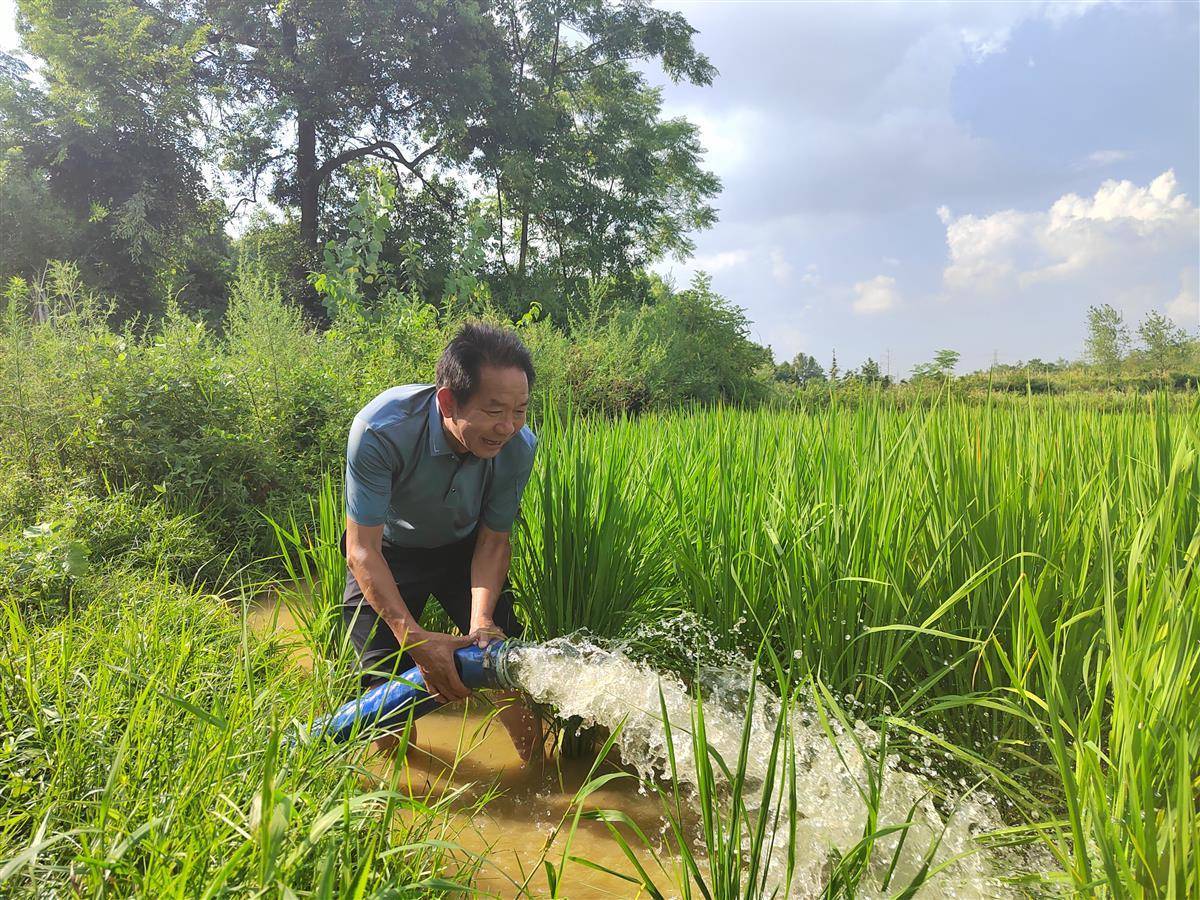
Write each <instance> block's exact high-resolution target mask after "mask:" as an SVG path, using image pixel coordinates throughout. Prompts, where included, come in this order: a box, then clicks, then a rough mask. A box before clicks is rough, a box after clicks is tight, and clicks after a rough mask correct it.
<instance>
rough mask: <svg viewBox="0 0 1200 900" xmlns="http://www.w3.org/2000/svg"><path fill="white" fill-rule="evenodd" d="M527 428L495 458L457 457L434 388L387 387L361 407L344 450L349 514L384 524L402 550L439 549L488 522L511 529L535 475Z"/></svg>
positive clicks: (389, 538) (364, 521)
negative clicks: (526, 487)
mask: <svg viewBox="0 0 1200 900" xmlns="http://www.w3.org/2000/svg"><path fill="white" fill-rule="evenodd" d="M536 449H537V438H536V437H535V436H534V434H533V432H532V431H530V430H529V428H528V426H526V427H524V428H522V429H521V430H520V431H519V432H517V433H516V434H514V435H513V436H512V437H511V438H510V439H509V440H508V443H506V444H505V445H504V447H503V448H502V449H501V450H500V452H499V453H498V454H496V456H495V457H494V458H492V459H480V458H479V457H477V456H475V455H474V454H471V453H467V454H463V455H461V456H460V455H459V454H458V453H456V452H455V451H454V448H453V447H452V446H451V445H450V441H449V439H448V438H447V437H446V432H445V431H444V430H443V428H442V414H441V410H440V409H439V408H438V402H437V388H436V387H435V386H434V385H431V384H405V385H401V386H400V387H394V388H390V389H388V390H386V391H384V392H383V393H382V394H380V395H379V396H378V397H376V398H375V399H374V400H372V401H371V402H370V403H368V404H367V405H366V406H364V407H363V408H362V410H361V411H360V412H359V413H358V415H357V416H355V417H354V422H353V424H352V425H351V426H350V439H349V441H348V442H347V445H346V515H348V516H349V517H350V518H351V519H352V520H353V521H355V522H357V523H358V524H359V525H367V526H375V525H382V526H383V538H384V540H385V541H387V542H388V543H389V544H394V545H397V546H400V547H441V546H443V545H445V544H450V543H453V542H455V541H458V540H461V539H463V538H465V537H467V536H468V535H470V534H471V532H472V531H473V530H474V529H475V526H476V524H477V523H479V522H483V524H484V525H486V526H487V527H488V528H491V529H492V530H494V531H511V530H512V526H513V522H514V521H515V520H516V517H517V511H518V509H519V507H520V503H521V492H522V491H524V490H525V484H526V482H528V481H529V473H530V472H531V471H532V470H533V457H534V453H535V451H536Z"/></svg>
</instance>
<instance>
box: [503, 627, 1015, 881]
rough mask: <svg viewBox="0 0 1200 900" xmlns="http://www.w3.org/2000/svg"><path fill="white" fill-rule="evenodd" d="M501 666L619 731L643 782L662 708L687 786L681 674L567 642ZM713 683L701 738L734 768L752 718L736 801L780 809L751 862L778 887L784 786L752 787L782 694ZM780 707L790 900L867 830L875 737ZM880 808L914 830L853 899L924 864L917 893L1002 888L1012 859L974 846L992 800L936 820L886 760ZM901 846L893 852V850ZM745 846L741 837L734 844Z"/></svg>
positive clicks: (659, 752) (652, 769)
mask: <svg viewBox="0 0 1200 900" xmlns="http://www.w3.org/2000/svg"><path fill="white" fill-rule="evenodd" d="M509 666H510V670H509V671H510V675H511V677H512V678H513V679H514V680H515V681H516V682H517V683H518V684H519V685H520V687H521V688H522V689H524V690H525V691H526V692H527V693H528V694H529V695H530V696H531V697H532V698H533V699H534V700H535V701H537V702H539V703H542V704H546V705H548V706H551V707H553V708H554V709H556V710H557V712H558V714H559V715H560V716H562V717H563V718H569V717H574V716H577V717H579V719H581V720H582V722H583V724H584V725H585V726H588V725H600V726H603V727H604V728H606V729H608V730H610V731H617V730H618V729H619V736H618V741H617V743H618V746H619V748H620V752H621V758H622V760H623V761H624V762H625V763H626V764H628V765H631V766H633V767H634V768H636V769H637V771H638V772H639V774H640V775H641V776H642V778H643V779H646V780H650V779H655V778H659V777H662V774H663V773H664V772H666V771H669V765H670V760H669V758H668V754H669V752H670V750H669V746H668V742H667V737H666V729H665V728H664V725H663V710H664V709H665V711H666V716H667V719H668V722H669V724H670V728H671V733H672V736H673V740H672V741H671V746H673V748H674V756H675V769H676V771H677V772H678V776H679V780H680V781H682V782H684V783H685V789H686V788H687V787H689V786H690V787H693V788H694V786H695V784H696V778H697V776H696V765H695V764H696V760H695V759H694V756H693V749H692V741H691V730H692V721H693V707H694V704H695V703H696V700H695V699H694V698H693V697H692V696H691V695H690V694H689V693H688V691H687V689H686V688H685V686H684V684H683V683H682V682H681V681H679V680H678V679H676V678H674V677H672V676H669V675H661V674H659V673H657V672H655V671H653V670H651V669H650V668H648V667H646V666H644V665H641V664H638V663H636V662H634V661H633V660H632V659H630V657H629V656H627V655H626V654H625V653H623V652H621V651H619V650H611V649H605V648H602V647H599V646H596V645H595V644H593V643H590V642H587V641H570V640H567V639H559V640H556V641H551V642H549V643H547V644H543V645H525V646H522V647H520V649H519V650H517V649H515V648H514V652H513V656H512V658H511V659H510V662H509ZM718 679H720V676H717V675H716V673H713V674H711V675H710V676H707V677H706V680H707V681H709V683H708V684H707V685H706V686H703V685H702V695H703V696H704V699H703V700H702V703H703V712H704V720H705V725H706V731H707V739H708V743H709V745H710V746H711V748H712V749H713V750H715V751H716V753H718V754H719V755H720V757H721V758H722V759H723V760H724V761H725V763H726V764H727V765H728V767H729V769H730V770H731V771H736V770H737V766H738V764H739V756H740V755H741V747H742V733H743V728H744V722H745V719H744V717H745V716H746V715H749V716H750V734H749V743H748V745H747V750H746V759H745V761H744V763H745V769H746V776H747V790H745V791H744V799H745V800H746V802H747V803H748V804H750V803H751V802H753V803H754V804H757V803H758V800H759V797H760V794H762V793H765V794H766V796H767V806H768V808H767V809H761V808H758V809H752V810H751V811H752V813H755V814H757V815H764V814H766V815H768V819H767V821H768V822H772V821H776V815H775V814H776V813H779V814H780V815H779V817H778V821H779V822H780V823H781V824H780V827H779V831H780V833H777V834H776V835H775V841H774V848H773V849H772V850H771V852H770V855H769V857H768V858H764V859H762V860H761V861H760V862H761V864H762V865H763V866H764V867H765V868H766V869H767V871H768V872H769V877H770V879H773V880H770V881H769V882H768V886H769V887H770V888H782V882H783V880H784V877H785V873H786V859H787V847H786V842H787V828H788V819H789V818H790V816H789V815H788V805H787V804H788V800H787V797H788V792H789V790H790V785H787V784H786V783H785V782H786V780H787V779H786V778H781V777H779V775H778V773H777V775H776V778H775V782H774V786H773V787H771V788H770V789H768V790H767V791H765V792H763V791H762V790H761V786H762V785H763V784H765V783H767V780H768V778H769V772H768V765H769V760H770V758H771V751H772V748H773V746H774V744H775V740H776V725H777V724H778V721H779V716H780V714H781V712H782V710H781V705H780V701H779V698H778V697H775V696H774V695H772V694H770V692H768V691H767V690H766V689H765V688H764V687H762V686H761V685H759V686H758V687H757V688H756V690H755V699H754V704H753V708H752V709H750V710H747V709H746V699H747V694H748V692H747V691H746V690H745V682H744V681H742V683H741V684H740V685H739V684H737V682H738V680H739V679H738V678H737V676H736V675H733V676H732V677H731V676H730V674H729V670H726V675H725V676H724V678H723V679H720V680H723V681H725V682H726V683H717V682H718ZM739 687H740V690H739V689H738V688H739ZM731 688H732V690H731ZM731 700H732V702H730V701H731ZM739 703H740V704H741V708H740V709H739V708H737V706H738V704H739ZM789 713H790V715H789V723H788V724H789V725H790V727H789V728H788V729H787V731H788V732H789V735H788V740H789V742H790V743H789V745H788V746H789V750H792V751H794V759H795V780H796V785H795V789H796V797H797V807H798V808H797V810H796V816H795V819H796V837H795V843H794V851H795V860H796V863H795V872H794V874H793V878H792V883H791V888H790V892H789V895H790V896H792V897H798V898H801V897H813V896H818V895H820V894H821V893H822V891H823V890H824V889H825V888H826V885H827V884H828V883H829V881H830V879H831V877H832V872H833V870H834V866H835V865H836V859H837V858H838V857H839V856H840V855H844V854H846V853H847V852H848V851H850V850H851V848H853V847H854V846H855V845H856V844H857V843H858V842H859V841H860V839H861V838H862V837H863V835H864V829H865V828H866V826H867V821H868V804H867V801H866V799H865V798H864V792H865V791H867V790H868V789H867V785H868V768H867V767H868V765H870V764H871V761H870V760H868V759H865V758H864V753H863V749H865V750H866V751H868V755H869V754H870V753H871V752H872V751H874V750H876V749H877V748H878V746H879V735H878V734H876V733H875V732H874V731H872V730H871V729H870V728H868V727H867V726H866V725H865V724H863V723H861V722H857V723H855V724H854V726H853V729H852V730H853V732H854V733H853V735H852V734H851V733H850V729H844V728H841V727H840V726H838V725H837V724H836V722H834V723H833V724H832V725H831V726H830V727H829V730H830V731H832V734H830V733H829V732H827V731H826V728H825V727H823V726H822V725H821V724H820V723H818V722H817V721H815V719H814V716H813V709H812V708H802V707H801V706H799V705H798V706H797V707H796V708H793V709H791V710H789ZM856 739H857V740H856ZM860 747H861V748H863V749H860ZM780 764H781V765H782V761H781V763H780ZM942 793H943V794H944V793H946V792H945V791H944V790H943V791H942ZM877 809H878V814H877V820H876V823H875V827H876V828H877V829H878V828H883V827H885V826H888V825H901V824H903V823H904V822H905V821H906V820H908V819H909V818H911V819H912V825H911V826H910V827H909V828H908V829H907V834H906V835H905V834H904V833H903V832H894V833H892V834H890V835H887V836H884V837H881V838H880V839H878V840H877V841H876V843H875V845H874V848H873V850H872V852H871V856H870V860H871V862H870V865H869V870H868V873H867V876H866V877H865V878H864V880H863V881H861V882H859V883H858V885H857V886H856V887H855V888H854V889H853V892H854V895H855V896H858V897H883V896H893V895H895V894H897V893H899V892H901V891H903V890H904V888H905V887H907V886H908V885H909V884H910V883H911V882H912V881H913V879H914V878H917V877H918V875H919V874H920V873H921V870H922V867H924V866H927V867H928V870H929V871H931V872H934V873H935V874H933V875H932V876H931V877H930V878H929V880H928V881H926V882H925V883H924V884H923V885H922V887H921V888H920V889H919V890H918V892H917V894H916V896H919V897H981V898H982V897H998V896H1006V895H1008V894H1009V892H1008V891H1007V890H1006V889H1005V887H1004V885H1003V884H1002V883H1000V882H999V880H998V879H997V877H996V875H997V870H999V869H1001V868H1002V867H1003V868H1005V869H1007V868H1009V867H1010V866H1011V863H1012V861H1011V860H1006V861H1005V862H1004V863H999V861H998V859H997V858H996V857H995V856H992V855H990V854H989V853H987V852H985V851H984V849H983V848H982V847H981V846H980V845H979V844H978V843H977V841H976V835H978V834H980V833H982V832H985V831H991V830H994V829H995V828H997V827H999V825H1000V820H999V817H998V815H997V814H996V812H995V809H994V805H993V804H992V802H991V801H990V799H989V798H987V797H986V796H984V795H981V794H974V795H971V796H960V797H959V798H958V802H957V803H956V804H955V805H954V806H953V809H952V811H951V812H950V813H949V814H948V815H943V814H942V813H940V812H939V811H938V808H937V806H936V805H935V803H934V801H933V799H932V797H931V791H930V783H929V782H927V781H926V780H924V779H923V778H921V777H920V776H918V775H915V774H913V773H911V772H908V771H905V770H904V769H902V768H900V766H899V765H898V763H897V760H896V759H895V758H894V757H893V758H889V759H887V760H885V764H884V767H883V778H882V785H881V788H880V790H879V792H878V800H877ZM902 836H903V840H902V841H901V839H902ZM898 845H900V851H899V853H896V852H895V851H896V849H897V846H898ZM747 846H748V845H747V843H746V842H745V841H743V847H744V848H745V847H747ZM931 850H932V857H931V858H929V857H928V854H929V852H930V851H931ZM893 860H896V862H895V865H894V866H893ZM889 870H890V873H889ZM885 883H886V884H887V888H886V890H885V888H884V885H885ZM769 893H770V891H769V890H768V894H769Z"/></svg>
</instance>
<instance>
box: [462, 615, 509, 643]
mask: <svg viewBox="0 0 1200 900" xmlns="http://www.w3.org/2000/svg"><path fill="white" fill-rule="evenodd" d="M507 636H508V635H506V634H505V633H504V632H503V631H502V630H501V629H500V628H499V626H497V625H496V623H495V622H493V621H492V620H491V619H484V618H477V619H473V620H472V621H471V633H470V634H469V635H468V637H469V638H470V639H471V640H472V641H474V642H475V646H476V647H480V648H482V647H486V646H487V645H488V644H490V643H491V642H492V641H502V640H504V639H505V638H506V637H507Z"/></svg>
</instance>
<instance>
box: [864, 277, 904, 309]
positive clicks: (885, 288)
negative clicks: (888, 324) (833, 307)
mask: <svg viewBox="0 0 1200 900" xmlns="http://www.w3.org/2000/svg"><path fill="white" fill-rule="evenodd" d="M854 293H855V295H856V299H855V301H854V304H853V306H854V311H855V312H856V313H859V314H862V315H871V314H874V313H880V312H885V311H887V310H889V309H892V308H893V307H894V306H896V305H897V304H899V302H900V292H899V291H897V290H896V279H895V278H892V277H891V276H890V275H876V276H875V277H874V278H872V279H871V280H870V281H860V282H858V283H856V284H855V285H854Z"/></svg>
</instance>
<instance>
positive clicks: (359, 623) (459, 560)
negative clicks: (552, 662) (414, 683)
mask: <svg viewBox="0 0 1200 900" xmlns="http://www.w3.org/2000/svg"><path fill="white" fill-rule="evenodd" d="M477 534H478V532H472V534H471V535H470V536H469V537H467V538H464V539H463V540H461V541H459V542H457V543H454V544H447V545H445V546H443V547H433V548H427V547H397V546H394V545H392V544H388V543H386V542H385V543H384V545H383V558H384V559H385V560H386V561H387V564H388V569H390V570H391V573H392V579H393V580H394V581H395V582H396V587H397V588H398V589H399V591H400V596H401V597H402V598H404V603H405V605H406V606H407V607H408V611H409V612H411V613H412V614H413V618H415V619H416V620H417V621H420V619H421V614H422V613H423V612H424V611H425V604H426V603H427V602H428V600H429V597H430V596H431V595H432V596H433V598H434V599H435V600H437V602H438V603H439V604H440V605H441V607H442V609H444V610H445V611H446V614H447V615H448V616H450V620H451V621H452V622H454V624H455V625H456V626H457V627H458V630H459V631H461V632H462V633H463V634H467V633H468V632H469V631H470V627H471V558H472V556H473V555H474V553H475V539H476V536H477ZM345 552H346V536H345V535H344V534H343V535H342V553H343V555H344V554H345ZM492 618H493V621H495V623H496V625H497V627H499V628H500V629H501V630H502V631H503V632H504V633H505V634H506V635H508V636H509V637H519V636H520V635H521V632H523V631H524V630H525V629H524V626H523V625H522V624H521V622H520V621H519V620H518V619H517V618H516V616H515V614H514V612H513V597H512V590H511V588H510V587H509V583H508V581H507V580H505V582H504V588H503V590H502V591H501V592H500V597H499V599H498V600H497V601H496V609H495V611H494V612H493V614H492ZM342 621H343V622H344V623H345V625H346V629H347V631H348V632H349V633H350V640H351V641H352V642H353V644H354V647H355V649H356V650H357V651H358V666H359V671H360V672H361V673H362V686H363V689H364V690H365V689H367V688H369V687H373V686H374V685H376V684H379V683H381V682H383V681H388V680H390V679H392V678H394V677H396V675H399V674H401V673H403V672H406V671H408V670H409V669H411V668H412V667H413V666H414V665H415V663H413V661H412V658H411V657H410V656H409V655H408V654H407V653H401V652H400V643H399V641H397V640H396V635H395V634H393V633H392V629H391V628H390V627H389V626H388V624H387V623H386V622H384V621H383V620H382V619H381V618H379V614H378V613H377V612H375V609H374V607H372V606H371V604H370V603H368V602H367V600H366V597H364V596H363V592H362V588H361V587H359V585H358V581H357V580H356V579H355V577H354V573H353V572H351V571H350V569H349V568H347V569H346V589H345V591H344V592H343V593H342Z"/></svg>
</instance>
